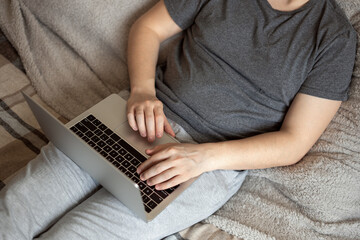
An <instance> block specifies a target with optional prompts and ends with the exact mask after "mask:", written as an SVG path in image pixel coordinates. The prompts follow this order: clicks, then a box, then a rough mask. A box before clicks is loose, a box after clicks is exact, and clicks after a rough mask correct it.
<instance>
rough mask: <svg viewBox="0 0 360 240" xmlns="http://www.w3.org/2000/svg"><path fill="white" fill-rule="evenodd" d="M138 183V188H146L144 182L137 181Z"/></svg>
mask: <svg viewBox="0 0 360 240" xmlns="http://www.w3.org/2000/svg"><path fill="white" fill-rule="evenodd" d="M138 185H139V188H140V189H141V190H142V189H144V188H146V185H145V183H144V182H139V183H138Z"/></svg>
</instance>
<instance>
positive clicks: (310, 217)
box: [0, 0, 360, 240]
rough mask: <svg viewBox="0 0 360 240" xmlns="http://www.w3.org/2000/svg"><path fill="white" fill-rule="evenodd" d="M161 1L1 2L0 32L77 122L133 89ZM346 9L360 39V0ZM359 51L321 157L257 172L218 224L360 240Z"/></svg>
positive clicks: (244, 232)
mask: <svg viewBox="0 0 360 240" xmlns="http://www.w3.org/2000/svg"><path fill="white" fill-rule="evenodd" d="M153 2H154V1H153V0H142V1H107V2H106V4H105V3H104V2H103V1H91V2H88V3H87V5H84V4H83V3H79V2H76V1H70V0H61V1H46V2H44V1H40V0H11V1H10V0H9V1H0V27H1V28H2V30H3V31H4V33H5V34H6V35H7V37H8V38H9V40H10V41H11V42H12V43H13V45H14V46H15V47H16V49H17V50H18V52H19V54H20V56H21V58H22V60H23V63H24V67H25V69H26V71H27V74H28V76H29V78H30V80H31V83H32V84H33V86H34V87H35V89H36V90H37V92H38V94H39V96H40V97H41V98H42V99H43V100H44V102H46V104H48V105H50V106H51V107H52V108H54V109H55V110H56V112H58V113H60V114H61V115H63V116H65V117H67V118H69V119H70V118H72V117H74V116H75V115H77V114H79V113H80V112H82V111H83V110H85V109H86V108H87V107H89V106H91V105H93V104H94V103H95V102H97V101H99V100H101V99H102V98H104V97H105V96H107V95H108V94H110V93H111V92H118V91H119V90H120V89H122V88H124V87H126V86H127V85H128V83H127V73H126V57H125V55H126V52H125V50H124V49H125V46H126V40H127V31H128V27H129V26H130V24H131V23H132V21H133V20H134V19H136V17H137V16H138V15H139V14H140V13H141V12H143V11H145V9H147V8H148V7H149V4H150V5H151V4H152V3H153ZM337 2H338V3H339V4H340V6H341V7H342V8H343V9H344V10H345V12H346V14H347V16H348V17H349V19H350V21H351V23H352V24H353V26H354V28H355V29H356V30H357V31H358V32H360V0H338V1H337ZM24 23H26V24H24ZM359 54H360V53H359V51H358V53H357V59H358V60H357V63H356V66H355V69H354V74H353V79H352V85H351V91H350V99H349V100H348V101H347V102H345V103H343V104H342V106H341V108H340V110H339V112H338V113H337V115H336V116H335V118H334V119H333V121H332V122H331V124H330V126H329V127H328V128H327V130H326V131H325V133H324V134H323V135H322V136H321V138H320V140H319V141H318V142H317V143H316V145H315V146H314V147H313V148H312V149H311V151H310V152H309V153H308V154H307V155H306V156H305V157H304V159H303V160H302V161H300V162H299V163H298V164H296V165H294V166H291V167H283V168H274V169H266V170H256V171H251V172H250V175H249V176H248V178H247V180H246V181H245V183H244V186H243V187H242V188H241V189H240V191H239V192H238V193H237V194H236V195H235V196H234V197H233V198H232V199H230V201H229V202H228V203H227V204H226V205H225V206H224V207H223V208H221V209H220V210H219V211H218V212H216V213H215V214H214V215H213V216H211V217H209V218H208V219H206V220H205V222H206V223H210V224H211V225H209V226H217V227H219V228H220V229H222V230H224V231H226V232H227V233H230V234H233V235H234V236H237V237H239V238H242V239H360V136H359V135H360V62H359V57H360V55H359ZM9 93H10V92H8V91H6V94H9ZM15 95H16V94H15ZM2 96H3V95H1V96H0V97H2ZM8 104H9V103H8ZM196 227H197V226H194V228H196ZM197 230H199V228H197ZM199 232H200V231H198V233H199ZM209 232H211V231H209ZM215 232H216V231H215ZM187 233H191V229H187V230H186V231H183V232H182V233H181V234H182V236H186V234H187ZM181 234H179V235H177V236H181ZM195 235H196V234H193V235H192V236H195ZM177 236H171V237H169V240H170V239H176V237H177ZM217 236H220V235H217ZM207 238H211V235H210V236H209V235H207ZM193 239H195V238H193ZM198 239H201V237H199V238H198Z"/></svg>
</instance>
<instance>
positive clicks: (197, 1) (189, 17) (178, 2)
mask: <svg viewBox="0 0 360 240" xmlns="http://www.w3.org/2000/svg"><path fill="white" fill-rule="evenodd" d="M207 2H208V0H164V3H165V6H166V8H167V10H168V12H169V14H170V16H171V18H172V19H173V20H174V22H175V23H176V24H177V25H178V26H179V27H180V28H181V29H183V30H185V29H186V28H188V27H190V26H191V25H192V24H193V23H194V21H195V18H196V16H197V14H198V13H199V11H200V10H201V8H202V7H203V6H204V4H205V3H207Z"/></svg>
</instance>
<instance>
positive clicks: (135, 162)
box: [130, 158, 140, 167]
mask: <svg viewBox="0 0 360 240" xmlns="http://www.w3.org/2000/svg"><path fill="white" fill-rule="evenodd" d="M130 162H131V164H132V165H134V166H135V167H137V166H139V165H140V161H139V160H137V159H136V158H133V159H132V160H131V161H130Z"/></svg>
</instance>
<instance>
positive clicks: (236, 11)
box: [156, 0, 356, 142]
mask: <svg viewBox="0 0 360 240" xmlns="http://www.w3.org/2000/svg"><path fill="white" fill-rule="evenodd" d="M165 5H166V7H167V9H168V12H169V14H170V16H171V17H172V18H173V20H174V21H175V22H176V24H177V25H179V26H180V27H181V28H182V29H184V30H185V34H184V38H183V39H181V40H180V41H179V42H177V44H176V45H175V46H174V48H173V49H172V51H170V53H169V55H168V58H167V62H166V66H162V67H159V68H158V71H157V78H156V88H157V97H158V98H159V99H160V100H161V101H162V102H163V103H164V105H165V107H164V109H165V114H166V115H167V117H169V118H170V119H173V120H174V121H176V122H178V123H179V124H180V125H182V126H183V127H184V128H185V130H187V131H188V132H189V133H190V135H191V136H192V137H193V138H194V140H196V141H198V142H210V141H222V140H230V139H239V138H244V137H248V136H253V135H256V134H260V133H264V132H269V131H276V130H279V128H280V126H281V123H282V121H283V119H284V116H285V114H286V112H287V110H288V108H289V106H290V104H291V102H292V100H293V98H294V97H295V95H296V94H297V93H299V92H300V93H304V94H309V95H313V96H317V97H321V98H327V99H333V100H341V101H342V100H346V99H347V92H348V88H349V83H350V80H351V74H352V70H353V66H354V59H355V47H356V32H355V30H354V29H353V28H352V26H351V25H350V23H349V22H348V20H347V19H346V17H345V16H344V15H343V13H342V12H341V10H340V9H339V7H338V6H337V5H336V4H335V2H334V1H333V0H310V1H308V2H307V3H306V4H305V5H304V6H303V7H301V8H300V9H297V10H295V11H291V12H282V11H278V10H275V9H273V8H272V7H271V5H270V4H269V3H268V1H267V0H165Z"/></svg>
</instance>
